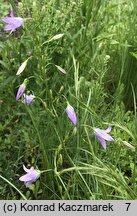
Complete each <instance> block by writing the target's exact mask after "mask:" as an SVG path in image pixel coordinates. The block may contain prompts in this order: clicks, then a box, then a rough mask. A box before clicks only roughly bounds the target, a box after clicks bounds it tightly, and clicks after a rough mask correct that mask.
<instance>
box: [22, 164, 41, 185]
mask: <svg viewBox="0 0 137 216" xmlns="http://www.w3.org/2000/svg"><path fill="white" fill-rule="evenodd" d="M23 169H24V171H25V172H26V173H27V174H25V175H23V176H21V177H20V178H19V180H20V181H23V182H25V185H26V187H29V186H30V185H31V184H32V183H33V182H35V181H37V179H38V178H39V177H40V171H39V170H35V169H34V167H31V168H30V169H27V168H26V167H25V166H24V165H23Z"/></svg>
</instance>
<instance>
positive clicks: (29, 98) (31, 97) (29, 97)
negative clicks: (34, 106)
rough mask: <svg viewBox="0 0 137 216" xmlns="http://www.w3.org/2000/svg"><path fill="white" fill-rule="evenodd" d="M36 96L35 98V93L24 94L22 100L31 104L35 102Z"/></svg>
mask: <svg viewBox="0 0 137 216" xmlns="http://www.w3.org/2000/svg"><path fill="white" fill-rule="evenodd" d="M34 98H35V96H34V95H33V94H30V95H25V94H24V99H23V101H22V102H23V103H25V104H27V105H30V104H31V103H33V102H34Z"/></svg>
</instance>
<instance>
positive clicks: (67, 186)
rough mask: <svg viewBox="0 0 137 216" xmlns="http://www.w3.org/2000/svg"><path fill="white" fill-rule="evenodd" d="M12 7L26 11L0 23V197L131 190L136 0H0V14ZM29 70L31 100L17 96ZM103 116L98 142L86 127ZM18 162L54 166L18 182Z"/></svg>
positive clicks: (129, 195)
mask: <svg viewBox="0 0 137 216" xmlns="http://www.w3.org/2000/svg"><path fill="white" fill-rule="evenodd" d="M17 2H18V3H17ZM10 8H13V10H14V12H15V15H16V16H20V17H22V18H29V19H26V20H25V23H24V25H23V27H20V28H19V29H17V30H16V31H15V32H14V33H12V34H11V35H9V33H8V32H4V31H3V27H4V23H3V22H2V21H1V22H0V29H1V32H0V113H1V115H0V198H1V199H11V200H12V199H22V198H24V197H23V195H24V196H25V197H26V199H136V198H137V167H136V163H137V162H136V161H137V160H136V159H137V158H136V146H137V133H136V130H137V116H136V98H137V85H136V83H137V75H136V69H137V38H136V26H137V23H136V16H137V11H136V8H137V2H136V1H135V0H131V1H129V0H111V1H110V0H98V1H96V0H77V1H74V0H66V1H64V0H50V1H49V0H41V1H39V0H33V1H32V0H27V1H26V0H21V1H14V0H9V1H2V0H1V4H0V17H1V18H2V17H4V16H8V15H9V11H10ZM58 34H64V35H63V37H61V38H59V39H56V40H54V39H53V40H50V39H52V38H53V37H54V36H55V35H58ZM30 56H31V58H30V59H29V60H28V64H27V66H26V68H25V70H24V71H23V72H22V74H21V75H20V76H16V72H17V70H18V68H19V67H20V65H21V64H22V62H24V61H25V60H26V59H27V58H29V57H30ZM55 65H58V66H60V67H62V68H63V69H64V70H65V71H66V75H65V74H62V73H61V72H60V71H59V70H58V69H57V68H56V66H55ZM28 77H31V78H30V79H29V83H28V85H27V91H30V92H33V93H34V95H35V96H36V97H37V98H36V99H35V103H33V104H32V105H31V106H26V105H24V104H23V103H22V102H21V100H20V101H16V100H15V97H16V92H17V89H18V87H19V85H20V84H22V82H23V81H24V79H25V78H28ZM65 98H67V100H68V101H69V103H70V104H71V105H72V106H73V107H74V109H75V111H76V114H77V118H78V125H77V127H76V128H74V126H73V125H72V123H71V122H70V120H69V119H68V117H67V115H66V113H65V109H66V106H67V103H66V99H65ZM108 125H112V128H113V130H112V132H111V135H112V137H113V138H114V139H115V142H114V143H110V142H107V149H106V151H105V150H103V148H102V146H101V144H100V143H99V142H98V141H97V140H96V139H95V137H94V135H93V129H92V128H93V127H96V128H98V127H99V128H102V129H106V128H107V127H108ZM123 141H127V142H129V143H130V144H132V145H133V148H128V147H127V146H126V145H124V143H123ZM23 164H25V165H26V166H27V167H31V166H34V167H35V168H38V169H40V170H46V169H52V171H51V172H45V173H43V174H42V175H41V177H40V179H39V180H38V181H37V182H36V183H35V184H33V185H31V186H30V188H29V189H26V188H25V186H24V184H23V183H22V182H20V181H19V177H20V176H21V175H23V174H24V171H23V169H22V165H23ZM17 190H19V191H17ZM21 193H22V194H21Z"/></svg>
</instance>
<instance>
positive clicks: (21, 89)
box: [16, 79, 27, 100]
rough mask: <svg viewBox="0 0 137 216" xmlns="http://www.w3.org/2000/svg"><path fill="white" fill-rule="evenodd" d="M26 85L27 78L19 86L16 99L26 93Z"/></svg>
mask: <svg viewBox="0 0 137 216" xmlns="http://www.w3.org/2000/svg"><path fill="white" fill-rule="evenodd" d="M26 85H27V79H25V80H24V82H23V83H22V84H21V85H20V87H19V88H18V91H17V94H16V100H19V99H20V97H21V96H22V95H23V94H24V92H25V89H26Z"/></svg>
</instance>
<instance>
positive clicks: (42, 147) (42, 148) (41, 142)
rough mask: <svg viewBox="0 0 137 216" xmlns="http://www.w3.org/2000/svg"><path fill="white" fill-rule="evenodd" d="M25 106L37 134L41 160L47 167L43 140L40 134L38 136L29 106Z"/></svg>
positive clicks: (47, 162)
mask: <svg viewBox="0 0 137 216" xmlns="http://www.w3.org/2000/svg"><path fill="white" fill-rule="evenodd" d="M26 108H27V111H28V113H29V115H30V118H31V121H32V123H33V126H34V128H35V130H36V133H37V136H38V139H39V143H40V146H41V150H42V152H43V161H44V164H46V165H47V168H49V161H48V157H47V154H46V152H45V147H44V143H43V141H42V140H41V136H40V134H39V131H38V128H37V126H36V124H35V121H34V118H33V116H32V113H31V110H30V109H29V107H27V106H26Z"/></svg>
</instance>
